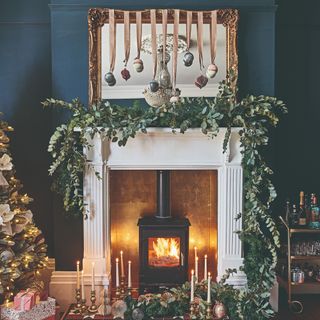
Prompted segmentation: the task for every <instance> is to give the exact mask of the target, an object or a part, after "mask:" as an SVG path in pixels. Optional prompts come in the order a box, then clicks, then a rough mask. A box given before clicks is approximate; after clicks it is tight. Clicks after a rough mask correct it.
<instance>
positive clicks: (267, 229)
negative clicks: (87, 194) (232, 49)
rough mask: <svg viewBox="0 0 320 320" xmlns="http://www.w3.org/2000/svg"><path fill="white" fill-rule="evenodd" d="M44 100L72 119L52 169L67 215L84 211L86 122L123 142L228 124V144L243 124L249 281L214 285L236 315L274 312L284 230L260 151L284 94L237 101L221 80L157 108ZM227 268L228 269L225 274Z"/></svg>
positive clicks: (55, 144)
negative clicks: (215, 88)
mask: <svg viewBox="0 0 320 320" xmlns="http://www.w3.org/2000/svg"><path fill="white" fill-rule="evenodd" d="M43 105H44V106H45V107H48V106H57V107H60V108H65V109H68V110H70V111H71V118H70V120H69V122H68V123H67V124H63V125H61V126H59V127H57V128H56V131H55V132H54V134H53V135H52V137H51V139H50V143H49V148H48V150H49V152H50V153H51V155H52V158H53V162H52V165H51V166H50V169H49V173H50V174H51V175H53V176H54V182H53V189H54V190H55V191H56V192H58V193H60V194H61V195H62V196H63V200H64V207H65V210H66V213H67V214H69V215H81V214H84V215H86V213H85V212H86V206H85V203H84V200H83V193H82V176H83V171H84V169H85V166H86V165H87V164H88V163H87V159H86V157H85V155H84V154H83V152H82V150H83V147H87V148H90V145H89V142H88V139H87V135H88V128H90V134H91V135H92V136H93V135H95V134H97V133H101V134H104V135H105V136H106V137H107V138H109V139H110V141H112V142H113V143H118V144H119V146H125V144H126V142H127V141H128V139H130V138H134V137H135V135H136V134H137V132H142V133H147V131H148V127H171V128H172V131H173V132H176V131H180V133H182V134H183V133H184V132H185V131H186V130H188V128H192V127H200V128H201V130H202V132H203V134H206V135H210V136H212V137H214V136H216V135H217V133H218V132H219V127H227V129H228V130H227V132H226V135H225V141H224V146H225V147H226V146H227V144H228V141H229V138H230V134H231V128H232V127H234V126H237V127H241V128H242V129H241V130H240V132H239V134H240V141H241V146H242V155H243V159H242V165H243V172H244V211H243V213H239V216H238V217H237V218H239V217H241V214H242V228H243V229H242V230H241V231H239V236H240V238H241V239H242V241H243V243H244V248H245V258H244V265H243V269H242V271H244V272H245V273H246V275H247V278H248V286H247V288H245V289H235V288H232V287H229V286H226V284H225V283H223V282H222V283H219V284H217V285H216V287H215V290H216V292H219V293H220V296H219V297H220V299H221V300H222V301H223V302H224V303H225V304H226V306H227V308H228V314H229V316H230V317H231V319H232V320H236V319H246V320H248V319H250V320H260V319H267V318H271V317H272V316H273V315H274V312H273V310H272V308H271V306H270V304H269V298H270V289H271V287H272V286H273V283H274V280H275V265H276V263H277V248H278V247H279V233H278V230H277V228H276V225H275V222H274V220H273V218H272V216H271V214H270V205H271V203H272V202H273V200H274V199H275V197H276V191H275V189H274V186H273V184H272V182H271V180H270V178H271V176H272V170H271V169H270V168H269V167H268V166H267V164H266V162H265V161H264V159H263V156H262V153H261V152H262V150H263V147H264V146H267V145H268V141H269V138H268V134H269V130H270V128H271V127H275V126H276V125H277V124H278V121H279V117H280V116H281V115H282V114H284V113H286V112H287V109H286V107H285V105H284V103H283V102H282V101H279V100H277V99H276V98H274V97H268V96H252V95H249V96H247V97H245V98H244V99H242V100H240V101H238V100H237V99H236V92H235V91H234V90H233V89H232V88H231V86H230V83H229V81H222V82H221V84H220V89H219V94H218V95H217V96H216V97H215V98H212V99H206V98H194V99H187V98H185V99H181V101H180V102H179V103H176V104H168V105H163V106H161V107H158V108H151V107H150V108H144V107H142V106H140V105H139V103H138V102H134V103H133V106H131V107H128V108H126V107H121V106H117V105H114V104H111V103H110V102H108V101H101V102H99V103H98V104H97V105H94V106H92V107H91V108H87V107H85V106H84V105H83V104H81V102H80V101H79V100H78V99H75V100H73V101H72V102H70V103H68V102H64V101H61V100H55V99H47V100H46V101H45V102H43ZM97 178H99V177H97ZM232 272H233V271H232ZM228 275H229V272H227V274H226V278H227V277H228ZM224 280H225V279H224ZM180 290H181V288H180ZM213 290H214V289H213ZM159 299H160V297H159ZM152 301H154V302H150V301H149V303H151V306H153V308H154V309H155V310H154V311H153V312H154V313H157V310H158V311H159V308H158V307H156V305H158V306H159V300H157V299H154V300H152ZM175 301H176V300H175ZM152 303H155V305H152ZM160 305H161V303H160ZM141 306H144V304H141ZM168 306H170V304H168ZM149 307H150V306H149ZM162 307H163V306H162ZM163 312H164V313H166V312H167V311H166V310H164V311H163Z"/></svg>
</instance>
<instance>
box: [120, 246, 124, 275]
mask: <svg viewBox="0 0 320 320" xmlns="http://www.w3.org/2000/svg"><path fill="white" fill-rule="evenodd" d="M120 263H121V277H124V264H123V251H120Z"/></svg>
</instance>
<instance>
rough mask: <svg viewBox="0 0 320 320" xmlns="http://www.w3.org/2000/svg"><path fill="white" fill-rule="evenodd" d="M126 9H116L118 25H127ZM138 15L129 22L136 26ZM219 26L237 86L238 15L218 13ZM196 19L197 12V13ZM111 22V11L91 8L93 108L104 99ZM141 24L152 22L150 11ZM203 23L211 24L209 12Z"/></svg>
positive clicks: (182, 20) (228, 11) (183, 13)
mask: <svg viewBox="0 0 320 320" xmlns="http://www.w3.org/2000/svg"><path fill="white" fill-rule="evenodd" d="M123 12H124V11H123V10H116V11H115V16H116V21H117V23H118V24H121V23H123V22H124V19H123ZM135 12H136V11H132V12H131V13H130V15H131V17H130V21H131V22H132V23H135ZM173 12H174V11H173V10H169V11H168V23H173ZM217 17H218V24H222V25H223V26H224V27H225V28H226V69H227V70H226V72H227V75H228V74H229V72H230V71H232V72H233V77H232V86H233V87H235V86H236V83H237V79H238V52H237V32H238V20H239V12H238V10H235V9H220V10H218V14H217ZM161 19H162V16H161V10H159V11H157V22H158V21H159V23H161ZM193 19H194V20H196V12H194V17H193ZM108 22H109V9H106V8H91V9H89V13H88V33H89V92H88V94H89V104H90V105H92V104H94V103H96V102H97V101H99V100H101V98H102V81H101V63H102V57H101V41H102V40H101V30H102V27H103V26H104V25H105V24H106V23H108ZM142 22H143V23H145V24H147V23H150V11H149V10H145V11H142ZM180 23H181V24H184V23H186V11H183V10H182V11H181V18H180ZM204 23H205V24H208V23H210V11H204Z"/></svg>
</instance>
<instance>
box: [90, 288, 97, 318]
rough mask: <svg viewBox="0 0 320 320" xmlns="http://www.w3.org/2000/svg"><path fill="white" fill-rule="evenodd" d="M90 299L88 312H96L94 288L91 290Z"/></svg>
mask: <svg viewBox="0 0 320 320" xmlns="http://www.w3.org/2000/svg"><path fill="white" fill-rule="evenodd" d="M90 301H91V306H90V307H89V312H90V313H96V312H97V311H98V307H97V305H96V290H91V292H90Z"/></svg>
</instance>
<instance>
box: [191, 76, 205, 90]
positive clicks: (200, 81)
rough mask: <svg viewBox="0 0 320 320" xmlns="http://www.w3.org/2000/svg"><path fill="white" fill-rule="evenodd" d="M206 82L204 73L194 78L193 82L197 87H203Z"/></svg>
mask: <svg viewBox="0 0 320 320" xmlns="http://www.w3.org/2000/svg"><path fill="white" fill-rule="evenodd" d="M207 83H208V78H207V77H205V76H204V75H201V76H199V77H198V78H197V79H196V81H195V83H194V84H195V85H196V86H197V87H198V88H200V89H202V88H203V87H205V86H206V85H207Z"/></svg>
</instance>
